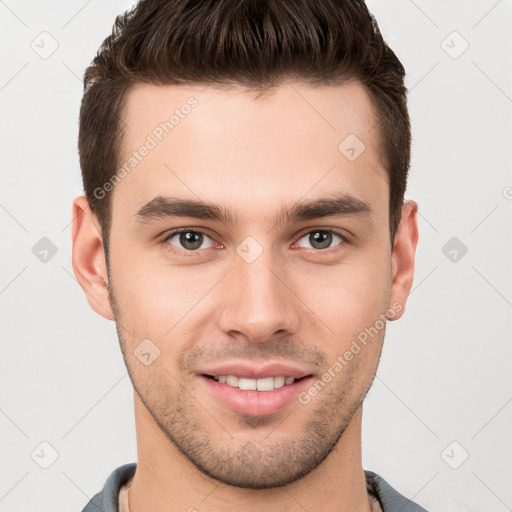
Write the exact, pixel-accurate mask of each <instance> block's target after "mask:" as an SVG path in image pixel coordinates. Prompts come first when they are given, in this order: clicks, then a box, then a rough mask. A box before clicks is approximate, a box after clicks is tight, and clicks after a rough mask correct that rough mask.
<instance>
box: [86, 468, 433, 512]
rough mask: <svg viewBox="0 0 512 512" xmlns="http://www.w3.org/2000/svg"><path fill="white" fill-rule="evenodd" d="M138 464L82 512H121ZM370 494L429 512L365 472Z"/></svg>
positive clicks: (394, 509)
mask: <svg viewBox="0 0 512 512" xmlns="http://www.w3.org/2000/svg"><path fill="white" fill-rule="evenodd" d="M136 468H137V464H136V463H135V462H132V463H130V464H125V465H124V466H121V467H119V468H117V469H115V470H114V471H113V472H112V473H111V474H110V476H109V477H108V479H107V481H106V482H105V486H104V487H103V489H102V490H101V491H100V492H99V493H98V494H96V495H95V496H94V497H93V498H91V500H90V501H89V503H88V504H87V505H86V506H85V508H84V509H83V510H82V512H119V505H118V503H119V491H120V489H121V487H122V486H123V485H124V484H125V483H126V482H128V480H130V479H131V478H132V477H133V475H134V474H135V469H136ZM364 475H365V477H366V486H367V489H368V494H370V496H373V497H374V498H376V499H377V500H378V501H379V504H380V507H381V508H382V512H427V511H426V510H425V509H424V508H423V507H420V506H419V505H418V504H416V503H414V502H413V501H411V500H408V499H407V498H406V497H405V496H402V495H401V494H400V493H399V492H398V491H395V489H393V487H391V486H390V485H389V484H388V483H387V482H386V481H385V480H384V479H383V478H382V477H380V476H379V475H377V473H374V472H373V471H366V470H365V472H364Z"/></svg>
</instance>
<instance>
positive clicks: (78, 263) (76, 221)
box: [71, 196, 114, 320]
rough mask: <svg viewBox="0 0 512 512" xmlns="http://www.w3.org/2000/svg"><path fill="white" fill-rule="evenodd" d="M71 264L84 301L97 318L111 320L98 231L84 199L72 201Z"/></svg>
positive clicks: (103, 260)
mask: <svg viewBox="0 0 512 512" xmlns="http://www.w3.org/2000/svg"><path fill="white" fill-rule="evenodd" d="M72 218H73V227H72V235H71V236H72V265H73V271H74V273H75V276H76V278H77V280H78V282H79V284H80V286H81V287H82V289H83V290H84V292H85V295H86V297H87V302H88V303H89V305H90V306H91V308H92V309H93V310H94V311H96V313H98V314H99V315H101V316H103V317H105V318H106V319H108V320H114V313H113V311H112V306H111V304H110V300H109V293H108V275H107V268H106V261H105V251H104V247H103V240H102V236H101V230H100V227H99V224H98V222H97V219H96V216H95V215H94V213H93V212H92V210H91V208H90V207H89V203H88V201H87V199H86V198H85V197H84V196H79V197H77V198H76V199H75V200H74V201H73V211H72Z"/></svg>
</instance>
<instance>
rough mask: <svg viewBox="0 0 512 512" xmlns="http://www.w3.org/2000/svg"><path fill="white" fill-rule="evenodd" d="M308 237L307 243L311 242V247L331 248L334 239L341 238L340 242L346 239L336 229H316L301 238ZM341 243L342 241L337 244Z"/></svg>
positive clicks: (319, 248)
mask: <svg viewBox="0 0 512 512" xmlns="http://www.w3.org/2000/svg"><path fill="white" fill-rule="evenodd" d="M303 239H306V241H307V243H309V244H310V247H307V248H311V249H318V250H322V249H329V248H330V247H331V244H332V243H333V240H334V241H335V240H336V239H339V240H340V242H343V241H344V238H343V237H342V236H341V235H340V234H338V233H336V232H335V231H331V230H327V229H317V230H315V231H311V232H309V233H307V234H306V235H304V236H303V237H302V238H301V240H303ZM336 245H340V243H338V244H336Z"/></svg>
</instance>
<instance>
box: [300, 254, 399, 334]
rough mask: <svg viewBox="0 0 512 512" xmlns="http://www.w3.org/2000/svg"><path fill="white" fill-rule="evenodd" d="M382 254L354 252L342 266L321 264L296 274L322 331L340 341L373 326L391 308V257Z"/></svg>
mask: <svg viewBox="0 0 512 512" xmlns="http://www.w3.org/2000/svg"><path fill="white" fill-rule="evenodd" d="M382 254H383V253H382V252H381V253H380V254H379V256H377V255H373V256H372V255H371V254H368V255H365V257H364V258H362V257H360V255H357V256H356V255H354V256H353V257H350V258H347V259H346V260H344V261H343V262H342V263H340V264H338V265H332V266H321V265H318V267H317V268H315V270H314V272H311V271H310V272H302V273H301V274H300V275H298V274H297V275H296V282H297V285H298V289H299V290H300V292H298V295H299V296H300V297H301V298H303V300H304V302H305V304H306V305H307V306H308V307H309V308H310V310H311V311H312V312H313V313H314V314H315V315H316V316H317V317H318V318H319V319H320V320H321V323H320V327H321V329H322V331H326V335H327V336H329V335H333V336H334V337H335V339H336V340H337V343H338V344H339V343H340V342H343V340H345V341H346V340H349V339H351V338H352V337H353V336H355V335H357V334H358V333H359V332H361V331H362V330H364V329H365V328H366V327H368V326H370V325H373V324H374V323H375V321H376V320H377V319H378V318H379V315H380V314H381V313H384V312H385V311H386V310H387V308H388V302H389V293H390V277H389V276H390V270H389V265H390V264H391V259H390V258H389V259H388V261H386V258H385V257H383V256H382ZM320 320H319V321H320ZM331 331H333V332H334V334H333V332H331Z"/></svg>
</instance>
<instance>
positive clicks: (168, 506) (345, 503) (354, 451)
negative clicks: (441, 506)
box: [130, 393, 370, 512]
mask: <svg viewBox="0 0 512 512" xmlns="http://www.w3.org/2000/svg"><path fill="white" fill-rule="evenodd" d="M134 396H135V423H136V430H137V452H138V461H137V470H136V472H135V475H134V477H133V480H132V483H131V486H130V512H146V511H148V510H151V511H154V512H171V511H175V510H184V511H190V512H194V511H196V512H206V511H208V512H225V511H226V510H228V509H229V510H237V511H239V512H253V511H254V512H256V511H258V512H261V511H265V510H272V512H296V511H297V512H304V510H308V511H310V512H313V511H316V510H321V511H322V512H331V511H332V512H348V511H351V512H354V511H355V512H370V502H369V498H368V494H367V491H366V481H365V476H364V471H363V468H362V462H361V419H362V406H361V407H360V408H359V409H358V410H357V411H356V413H355V414H354V416H353V417H352V419H351V421H350V423H349V425H348V426H347V429H346V430H345V432H344V433H343V435H342V436H341V438H340V439H339V441H338V443H337V444H336V446H335V447H334V449H333V450H332V452H331V453H330V454H329V455H328V456H327V458H326V459H325V460H324V461H323V462H322V463H321V464H320V465H319V466H317V467H316V468H315V469H314V470H313V471H311V472H310V473H308V474H307V475H305V476H304V477H302V478H301V479H299V480H297V481H295V482H292V483H291V484H288V485H285V486H282V487H277V488H273V489H243V488H240V487H234V486H230V485H227V484H224V483H222V482H219V481H217V480H214V479H212V478H211V477H209V476H207V475H205V474H204V473H202V472H201V471H200V470H199V469H197V468H196V467H195V466H194V465H193V464H192V463H191V462H190V461H189V460H188V458H186V457H185V456H184V455H183V454H182V453H181V452H180V451H179V450H178V449H177V448H176V447H175V446H174V444H173V443H171V442H170V441H169V440H168V438H167V436H166V435H165V434H164V433H163V432H162V431H161V430H160V428H159V427H158V425H157V424H156V423H155V421H154V419H153V418H152V416H151V415H150V414H149V412H148V411H147V409H146V408H145V406H144V404H143V403H142V402H141V401H140V398H139V397H138V395H137V393H134Z"/></svg>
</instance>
